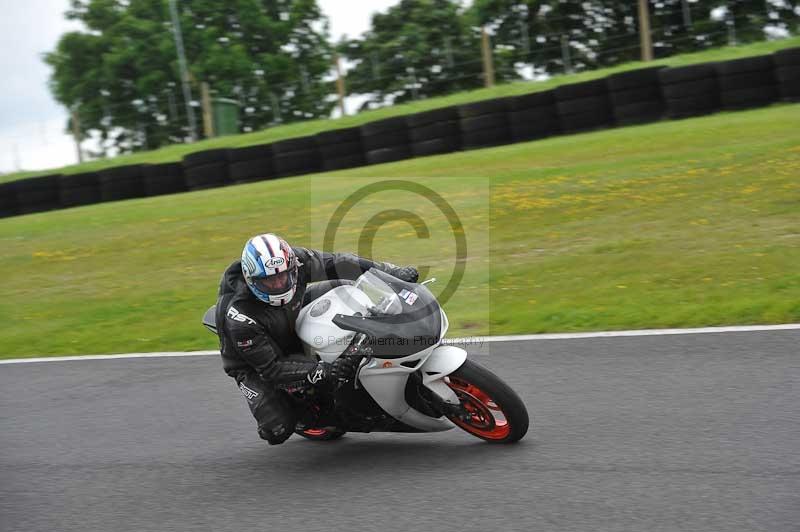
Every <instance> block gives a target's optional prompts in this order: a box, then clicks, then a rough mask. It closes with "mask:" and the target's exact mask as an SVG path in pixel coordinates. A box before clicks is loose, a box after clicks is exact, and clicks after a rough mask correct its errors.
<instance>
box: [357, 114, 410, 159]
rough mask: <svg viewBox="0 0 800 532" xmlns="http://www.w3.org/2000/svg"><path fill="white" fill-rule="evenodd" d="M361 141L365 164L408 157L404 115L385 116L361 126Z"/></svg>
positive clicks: (408, 149) (406, 127)
mask: <svg viewBox="0 0 800 532" xmlns="http://www.w3.org/2000/svg"><path fill="white" fill-rule="evenodd" d="M361 143H362V145H363V146H364V159H365V160H366V161H367V164H382V163H390V162H393V161H399V160H401V159H408V158H409V157H411V148H410V146H409V144H408V126H407V125H406V119H405V117H402V116H399V117H395V118H386V119H383V120H378V121H377V122H370V123H369V124H364V125H363V126H361Z"/></svg>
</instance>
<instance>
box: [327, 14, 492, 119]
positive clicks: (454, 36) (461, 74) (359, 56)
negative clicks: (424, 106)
mask: <svg viewBox="0 0 800 532" xmlns="http://www.w3.org/2000/svg"><path fill="white" fill-rule="evenodd" d="M339 49H340V51H341V52H342V54H343V55H344V56H345V57H346V59H348V60H349V61H351V62H352V63H353V66H352V68H351V69H350V70H349V71H348V73H347V84H348V90H349V92H350V93H356V94H367V95H369V99H368V100H367V102H366V103H365V106H369V105H371V104H375V103H385V102H403V101H407V100H411V99H414V98H424V97H428V96H435V95H440V94H448V93H451V92H455V91H459V90H464V89H470V88H475V87H480V86H482V85H483V77H482V72H483V67H482V64H481V55H480V36H479V33H478V32H477V31H476V30H475V29H474V28H471V27H469V25H468V21H467V19H465V18H464V17H463V16H462V14H461V12H460V7H459V3H458V2H456V1H453V0H401V2H400V3H398V4H397V5H395V6H392V7H391V8H389V9H388V10H387V11H386V12H385V13H379V14H375V15H374V16H373V17H372V25H371V28H370V29H369V31H367V32H366V33H365V34H364V35H363V36H362V37H361V38H358V39H353V40H350V41H344V42H341V43H340V44H339Z"/></svg>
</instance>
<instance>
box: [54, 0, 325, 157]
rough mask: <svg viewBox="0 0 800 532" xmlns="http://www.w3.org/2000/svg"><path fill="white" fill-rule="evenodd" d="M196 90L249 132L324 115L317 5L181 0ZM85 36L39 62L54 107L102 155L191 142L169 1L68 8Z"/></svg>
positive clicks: (111, 0) (85, 3)
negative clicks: (231, 110) (220, 101)
mask: <svg viewBox="0 0 800 532" xmlns="http://www.w3.org/2000/svg"><path fill="white" fill-rule="evenodd" d="M179 8H180V12H179V16H180V20H181V27H182V30H183V39H184V44H185V48H186V56H187V62H188V69H189V72H190V77H191V78H192V82H193V83H194V84H195V91H194V94H195V96H197V94H198V91H197V84H198V83H199V82H201V81H205V82H207V83H209V85H210V86H211V88H212V94H213V95H214V96H221V97H227V98H232V99H235V100H237V101H239V102H240V103H241V104H242V107H243V112H242V125H243V128H244V129H245V131H247V130H253V129H259V128H263V127H265V126H266V125H268V124H270V123H273V122H276V121H284V122H290V121H295V120H300V119H305V118H312V117H323V116H328V115H329V114H330V111H331V109H332V108H333V99H332V98H331V97H330V93H331V92H332V86H331V84H330V83H329V82H326V81H324V80H323V78H324V77H325V75H326V74H328V72H329V70H330V58H331V50H330V46H329V44H328V42H327V33H328V26H327V21H326V20H325V18H324V17H323V16H322V13H321V11H320V9H319V7H318V6H317V3H316V0H192V1H191V2H186V1H183V2H179ZM66 15H67V18H69V19H72V20H78V21H81V22H82V23H83V24H84V25H85V26H86V30H87V31H79V32H71V33H67V34H65V35H64V36H62V37H61V39H60V40H59V42H58V45H57V47H56V50H54V51H53V52H51V53H49V54H47V55H46V57H45V61H46V62H47V63H48V64H49V65H51V67H52V68H53V72H52V76H51V81H50V87H51V90H52V91H53V94H54V95H55V97H56V99H57V100H58V101H59V102H61V103H63V104H64V105H66V106H67V107H70V108H73V107H77V108H78V110H79V114H80V119H81V128H82V130H83V133H84V134H88V133H90V132H91V133H94V132H96V133H98V134H99V136H100V138H101V139H102V145H103V148H111V147H113V148H115V149H117V150H119V151H123V152H125V151H135V150H143V149H152V148H157V147H159V146H163V145H165V144H169V143H174V142H181V141H183V140H184V139H185V138H186V137H187V130H186V116H185V112H184V110H183V109H184V106H183V105H182V94H181V89H180V75H179V71H178V65H177V56H176V51H175V45H174V38H173V33H172V24H171V22H170V17H169V11H168V1H167V0H72V2H71V9H70V10H69V11H68V12H67V13H66Z"/></svg>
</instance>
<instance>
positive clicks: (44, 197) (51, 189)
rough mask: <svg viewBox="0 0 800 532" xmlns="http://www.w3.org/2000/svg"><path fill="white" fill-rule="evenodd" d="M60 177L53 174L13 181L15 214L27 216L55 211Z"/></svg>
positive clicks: (57, 205) (57, 202) (57, 204)
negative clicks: (15, 202)
mask: <svg viewBox="0 0 800 532" xmlns="http://www.w3.org/2000/svg"><path fill="white" fill-rule="evenodd" d="M60 177H61V176H60V174H53V175H45V176H40V177H30V178H28V179H22V180H20V181H14V182H13V183H14V185H13V189H14V192H15V194H16V201H17V213H18V214H29V213H34V212H42V211H50V210H53V209H57V208H58V207H59V201H58V188H59V179H60Z"/></svg>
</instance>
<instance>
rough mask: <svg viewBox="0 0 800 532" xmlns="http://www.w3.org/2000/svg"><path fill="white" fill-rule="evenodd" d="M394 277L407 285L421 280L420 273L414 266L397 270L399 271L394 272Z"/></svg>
mask: <svg viewBox="0 0 800 532" xmlns="http://www.w3.org/2000/svg"><path fill="white" fill-rule="evenodd" d="M392 275H394V276H395V277H397V278H398V279H400V280H401V281H405V282H407V283H416V282H417V281H418V280H419V272H418V271H417V269H416V268H415V267H413V266H404V267H402V268H397V271H395V272H392Z"/></svg>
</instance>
